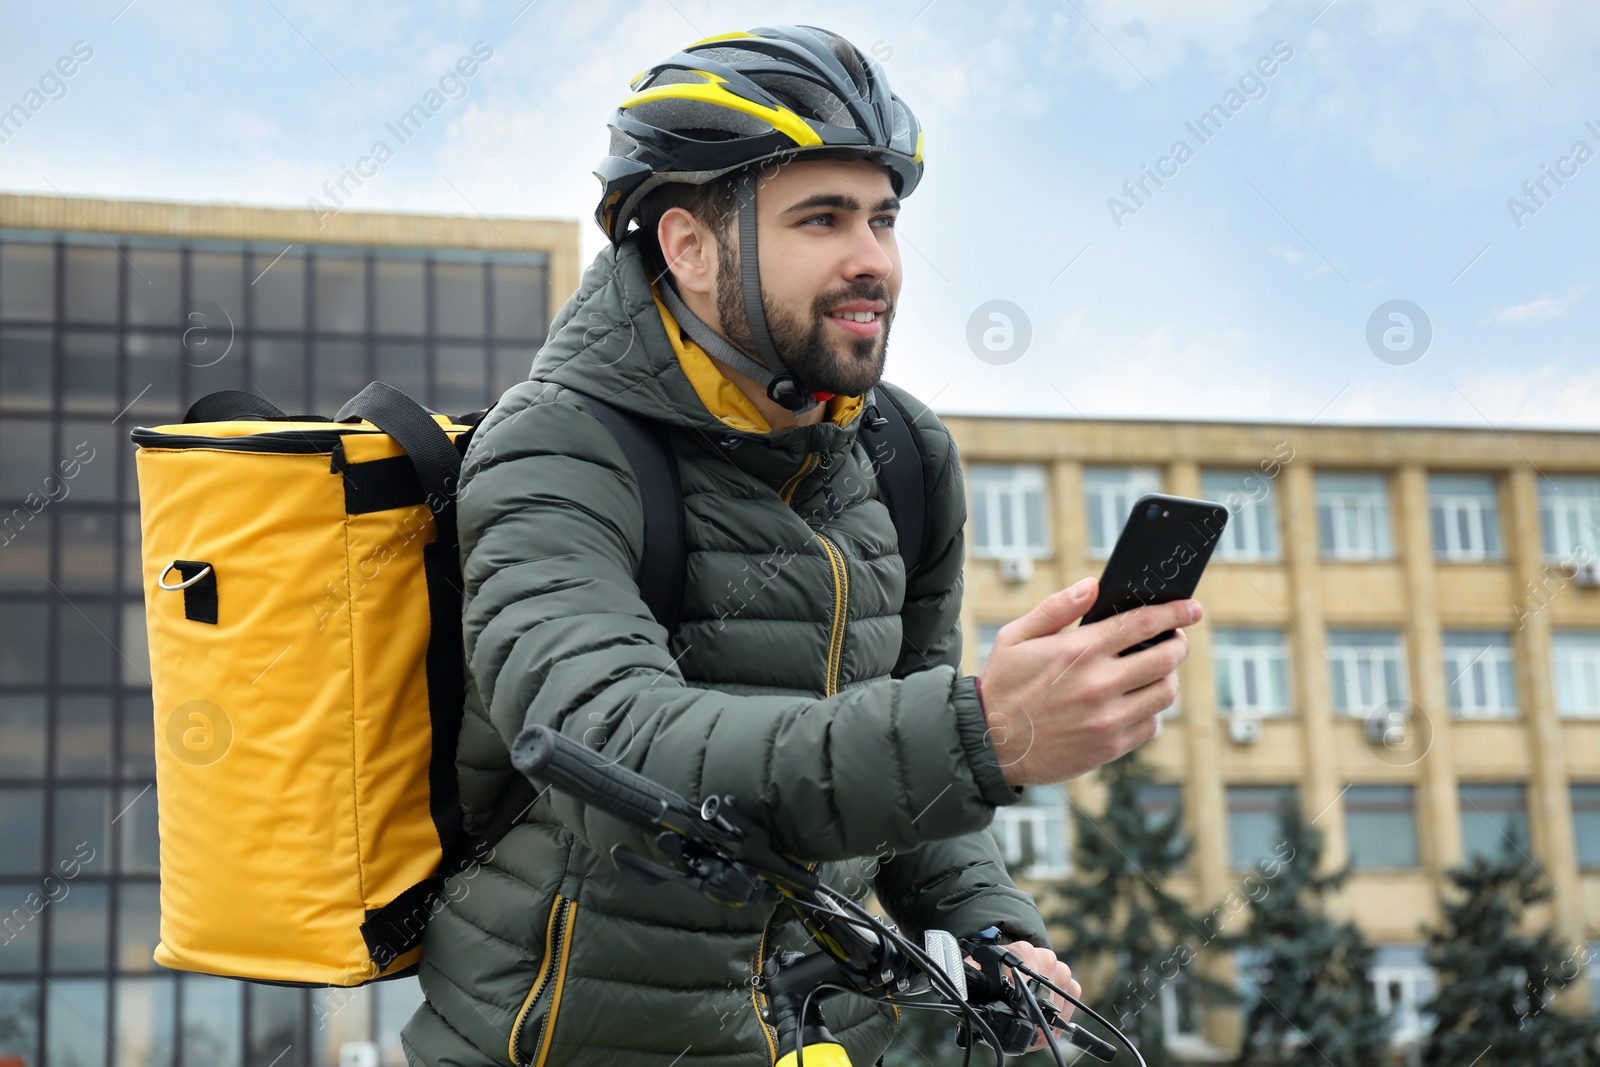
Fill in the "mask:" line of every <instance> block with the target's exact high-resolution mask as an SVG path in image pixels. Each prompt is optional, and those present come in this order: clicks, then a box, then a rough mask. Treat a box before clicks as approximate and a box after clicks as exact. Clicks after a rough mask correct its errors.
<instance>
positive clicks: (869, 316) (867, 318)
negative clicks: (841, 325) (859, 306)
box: [829, 311, 878, 322]
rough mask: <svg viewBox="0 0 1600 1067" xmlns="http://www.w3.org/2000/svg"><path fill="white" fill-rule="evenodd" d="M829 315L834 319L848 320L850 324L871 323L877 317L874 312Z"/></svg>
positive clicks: (843, 312) (844, 312)
mask: <svg viewBox="0 0 1600 1067" xmlns="http://www.w3.org/2000/svg"><path fill="white" fill-rule="evenodd" d="M829 314H831V315H832V316H833V317H834V318H836V319H849V320H851V321H852V322H873V321H875V320H876V319H877V317H878V313H877V312H876V311H833V312H829Z"/></svg>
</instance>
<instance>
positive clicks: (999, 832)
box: [990, 785, 1072, 878]
mask: <svg viewBox="0 0 1600 1067" xmlns="http://www.w3.org/2000/svg"><path fill="white" fill-rule="evenodd" d="M990 828H991V830H992V831H993V832H994V835H995V837H996V838H997V839H998V840H999V842H1000V854H1001V855H1002V856H1003V857H1005V861H1006V865H1007V866H1008V867H1010V868H1012V869H1013V870H1014V872H1015V873H1016V874H1017V875H1018V876H1019V877H1022V878H1064V877H1066V876H1067V875H1069V874H1071V873H1072V863H1071V858H1070V856H1069V854H1068V851H1067V801H1066V794H1065V793H1063V792H1062V790H1061V787H1060V786H1055V785H1030V786H1027V787H1026V788H1025V789H1024V790H1023V793H1022V800H1021V802H1020V803H1017V804H1011V805H1008V806H1006V807H1003V808H997V809H995V813H994V822H993V823H991V824H990Z"/></svg>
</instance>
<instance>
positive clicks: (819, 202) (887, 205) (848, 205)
mask: <svg viewBox="0 0 1600 1067" xmlns="http://www.w3.org/2000/svg"><path fill="white" fill-rule="evenodd" d="M819 207H831V208H838V209H839V210H840V211H860V210H861V202H860V201H859V200H857V199H856V198H855V197H853V196H844V195H842V194H840V193H813V194H812V195H811V196H808V197H806V198H805V199H804V200H802V201H800V202H799V203H798V204H795V205H794V206H793V207H790V208H786V209H784V212H783V214H785V215H794V214H797V213H799V212H801V211H810V210H811V209H812V208H819ZM899 207H900V198H899V197H898V196H886V197H884V198H883V199H882V200H880V201H878V203H877V204H875V205H874V206H873V208H872V210H873V211H894V210H897V209H898V208H899Z"/></svg>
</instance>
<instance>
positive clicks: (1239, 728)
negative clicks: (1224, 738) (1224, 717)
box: [1228, 715, 1261, 745]
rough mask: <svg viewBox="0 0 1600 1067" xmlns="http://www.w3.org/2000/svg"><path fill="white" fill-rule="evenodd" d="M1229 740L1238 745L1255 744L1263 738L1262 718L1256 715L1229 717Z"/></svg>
mask: <svg viewBox="0 0 1600 1067" xmlns="http://www.w3.org/2000/svg"><path fill="white" fill-rule="evenodd" d="M1228 740H1230V741H1232V742H1233V743H1234V744H1236V745H1253V744H1255V743H1256V742H1257V741H1259V740H1261V720H1260V719H1258V718H1256V717H1255V716H1254V715H1234V716H1231V717H1230V718H1229V719H1228Z"/></svg>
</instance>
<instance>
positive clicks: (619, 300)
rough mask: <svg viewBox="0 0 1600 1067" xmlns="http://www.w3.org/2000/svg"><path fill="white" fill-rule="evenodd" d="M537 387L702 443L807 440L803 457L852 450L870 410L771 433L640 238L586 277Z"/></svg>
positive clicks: (609, 253)
mask: <svg viewBox="0 0 1600 1067" xmlns="http://www.w3.org/2000/svg"><path fill="white" fill-rule="evenodd" d="M660 284H662V285H665V284H668V283H667V282H665V281H663V282H661V283H660ZM669 331H670V333H669ZM529 377H530V378H533V379H536V380H538V381H547V382H554V383H556V384H558V385H564V386H567V387H568V388H571V389H576V390H577V391H579V392H581V393H586V394H588V395H590V396H595V397H599V398H600V399H602V400H607V401H609V402H610V403H612V404H614V405H616V406H617V407H621V408H625V409H627V410H629V411H633V412H635V413H637V414H639V415H642V416H644V417H646V418H651V419H656V420H658V421H661V422H666V423H668V424H670V425H673V426H678V427H681V428H683V429H686V430H693V431H698V432H699V433H701V434H704V435H710V436H716V437H722V436H725V435H727V434H728V433H729V432H730V431H733V432H736V433H740V434H759V435H762V436H765V437H768V438H770V439H771V440H772V443H773V444H775V445H779V446H780V447H783V446H785V445H788V444H789V443H790V442H789V441H788V440H786V439H787V438H790V437H795V438H803V440H804V443H803V444H802V443H801V442H800V441H796V442H794V443H795V444H797V445H801V447H802V449H804V448H827V449H839V448H845V447H848V446H849V444H850V441H851V440H852V439H853V438H854V436H855V433H856V430H857V428H858V427H859V425H860V418H859V416H860V414H861V411H862V409H863V408H864V406H865V402H864V399H863V398H861V397H836V398H835V399H834V400H832V401H829V404H828V418H826V419H824V420H823V421H822V422H821V423H819V424H818V425H816V426H809V427H794V428H791V429H785V430H776V431H775V430H772V429H771V427H770V426H769V425H768V424H767V421H766V419H765V418H764V417H763V416H762V415H761V413H760V411H759V410H758V409H757V408H756V406H755V405H754V404H753V403H751V401H750V398H749V397H747V396H745V395H744V393H743V392H742V391H741V390H740V389H739V387H738V386H737V385H735V384H734V383H733V382H732V381H731V380H729V379H728V378H726V377H724V376H723V375H722V373H721V371H719V370H718V369H717V367H716V365H715V364H714V363H713V362H712V361H711V357H710V356H708V355H707V354H706V352H705V350H704V349H702V348H701V347H700V346H699V345H697V344H695V342H694V341H693V340H692V339H690V338H689V337H688V336H687V335H685V334H683V333H682V332H681V331H680V330H679V329H678V328H677V324H676V322H675V321H674V320H673V318H672V315H671V313H670V312H669V311H668V310H667V308H666V306H665V305H664V304H663V303H662V302H661V299H660V297H659V296H657V295H656V290H655V287H654V286H653V285H652V283H651V282H650V279H649V278H648V276H647V274H646V270H645V260H644V256H643V254H642V252H641V250H640V248H639V243H638V237H637V234H636V233H630V234H629V235H628V237H627V238H625V239H624V240H623V241H622V243H621V244H619V245H608V246H607V247H606V248H604V249H603V250H602V251H601V252H600V254H599V255H597V256H596V257H595V258H594V261H593V262H592V263H590V264H589V266H588V267H587V268H586V269H585V271H584V274H583V280H582V282H581V284H580V285H579V286H578V290H577V292H575V293H573V295H572V296H571V297H570V298H568V300H567V302H566V303H565V304H564V305H562V307H561V310H560V311H558V312H557V313H556V316H555V318H554V319H553V320H552V321H551V324H550V335H549V338H548V339H547V340H546V342H545V344H544V346H543V347H542V348H541V349H540V350H539V354H538V356H537V357H536V358H535V359H534V361H533V368H532V370H531V371H530V372H529ZM806 431H810V432H809V433H808V432H806Z"/></svg>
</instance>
